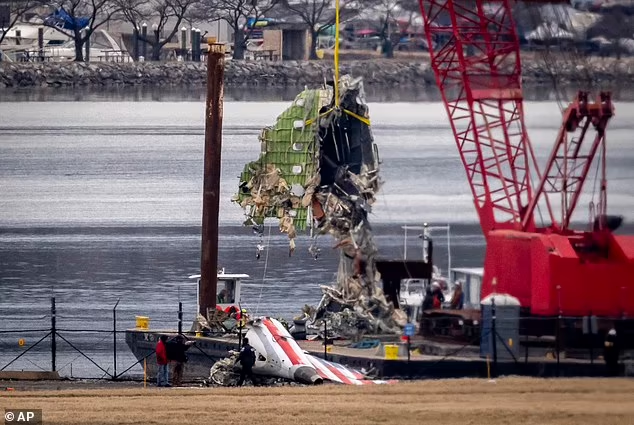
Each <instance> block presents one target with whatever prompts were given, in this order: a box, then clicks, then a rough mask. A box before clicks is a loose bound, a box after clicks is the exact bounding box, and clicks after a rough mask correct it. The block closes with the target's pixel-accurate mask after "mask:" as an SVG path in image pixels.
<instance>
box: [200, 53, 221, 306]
mask: <svg viewBox="0 0 634 425" xmlns="http://www.w3.org/2000/svg"><path fill="white" fill-rule="evenodd" d="M224 73H225V49H224V44H220V43H213V44H210V45H209V53H208V56H207V107H206V114H205V159H204V175H203V223H202V250H201V251H202V254H201V264H200V275H201V276H200V288H199V289H200V290H199V291H198V296H199V300H198V305H199V309H200V311H199V313H200V314H202V315H203V316H204V317H207V318H208V310H209V309H213V308H215V307H216V291H217V286H218V209H219V207H220V167H221V154H222V112H223V98H224Z"/></svg>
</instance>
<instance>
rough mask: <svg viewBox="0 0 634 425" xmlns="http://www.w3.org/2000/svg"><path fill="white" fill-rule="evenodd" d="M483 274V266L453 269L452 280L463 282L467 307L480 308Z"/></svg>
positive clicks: (465, 306)
mask: <svg viewBox="0 0 634 425" xmlns="http://www.w3.org/2000/svg"><path fill="white" fill-rule="evenodd" d="M483 276H484V268H482V267H473V268H456V269H451V281H452V282H460V283H461V284H462V291H463V292H464V308H465V309H476V310H479V309H480V299H481V291H482V277H483Z"/></svg>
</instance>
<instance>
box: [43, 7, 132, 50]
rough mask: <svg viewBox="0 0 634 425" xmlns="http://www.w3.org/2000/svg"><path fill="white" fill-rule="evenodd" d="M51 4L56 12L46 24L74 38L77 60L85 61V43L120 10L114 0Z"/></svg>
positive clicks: (45, 21) (48, 18)
mask: <svg viewBox="0 0 634 425" xmlns="http://www.w3.org/2000/svg"><path fill="white" fill-rule="evenodd" d="M51 6H53V7H55V8H56V12H55V13H54V14H53V15H51V16H48V17H47V18H46V19H45V20H44V24H45V25H47V26H49V27H51V28H55V29H56V30H57V31H59V32H61V33H62V34H64V35H66V36H68V37H70V38H72V39H73V41H74V42H75V62H83V61H84V52H83V47H84V44H85V43H86V42H87V41H88V40H89V39H90V37H91V36H92V34H93V33H94V32H95V31H96V30H97V29H99V27H101V26H102V25H104V24H105V23H107V22H108V21H110V20H111V19H112V18H113V17H114V16H115V15H116V14H117V13H118V12H119V11H120V8H119V6H118V5H117V4H116V3H114V2H113V1H112V0H58V1H57V2H56V3H54V4H51Z"/></svg>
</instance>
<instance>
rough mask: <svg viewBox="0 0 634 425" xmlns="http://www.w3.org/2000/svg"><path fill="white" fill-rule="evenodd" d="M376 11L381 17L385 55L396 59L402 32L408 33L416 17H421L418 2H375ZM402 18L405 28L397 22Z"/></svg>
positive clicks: (405, 0) (381, 33)
mask: <svg viewBox="0 0 634 425" xmlns="http://www.w3.org/2000/svg"><path fill="white" fill-rule="evenodd" d="M374 1H375V10H376V12H377V14H378V15H379V16H380V19H379V23H380V30H379V33H380V37H381V42H382V44H383V49H382V50H383V55H384V56H385V57H386V58H393V57H394V49H395V48H396V47H397V46H398V45H399V44H400V42H401V38H402V37H401V36H402V32H401V31H402V30H405V31H408V30H409V29H410V27H411V25H412V21H413V19H414V17H415V16H416V15H420V10H419V6H418V1H417V0H374ZM399 17H402V18H403V20H404V24H403V27H401V24H400V23H399V22H398V21H397V18H399Z"/></svg>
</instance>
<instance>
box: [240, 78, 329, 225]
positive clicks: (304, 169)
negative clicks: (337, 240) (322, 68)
mask: <svg viewBox="0 0 634 425" xmlns="http://www.w3.org/2000/svg"><path fill="white" fill-rule="evenodd" d="M331 93H332V92H331V91H330V90H323V89H322V90H304V91H303V92H301V93H300V94H299V95H297V97H296V98H295V100H294V101H293V103H292V105H291V106H290V107H289V108H288V109H286V110H285V111H284V112H282V114H281V115H280V116H279V117H278V118H277V122H276V123H275V124H274V125H272V126H270V127H266V128H264V129H263V130H262V133H261V135H260V142H261V144H262V145H261V146H262V152H261V154H260V157H259V158H258V160H257V161H254V162H250V163H248V164H246V165H245V167H244V170H243V172H242V174H241V175H240V187H241V190H239V192H238V195H237V196H236V197H235V198H234V200H236V201H237V202H238V203H240V204H242V203H243V202H244V201H245V200H247V202H248V201H249V198H252V197H254V196H256V193H259V194H266V195H267V196H269V199H270V200H271V202H269V203H267V205H266V207H264V208H262V209H261V211H260V212H259V214H257V215H255V214H253V213H252V214H250V216H251V218H252V219H253V220H254V221H255V222H256V223H262V222H263V221H264V219H265V218H267V217H276V218H280V211H281V208H280V206H281V203H282V202H283V201H284V200H287V199H289V196H290V193H289V192H287V191H281V192H280V191H279V188H271V187H264V186H265V185H262V184H259V183H256V182H257V181H259V180H258V175H260V174H261V173H262V172H266V170H267V168H268V169H269V170H270V169H271V167H274V168H275V169H277V173H278V175H279V177H281V178H282V179H284V180H285V181H286V183H287V185H288V187H289V188H290V187H292V186H293V185H301V186H302V187H303V188H305V187H306V184H307V182H308V181H309V180H310V179H311V178H312V177H313V175H314V174H315V173H316V172H317V169H318V163H319V161H318V154H319V143H318V134H317V131H318V122H317V121H318V119H319V110H320V109H321V108H322V107H323V106H324V105H327V104H328V102H329V101H330V99H331V96H332V94H331ZM249 186H250V187H249ZM256 186H257V187H256ZM296 198H297V197H296ZM296 198H295V201H297V199H296ZM293 210H294V211H295V214H296V215H295V216H294V217H293V222H294V225H295V228H296V229H298V230H304V229H306V224H307V216H308V211H307V209H306V208H304V207H302V206H301V204H300V205H299V206H298V207H296V208H293Z"/></svg>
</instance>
